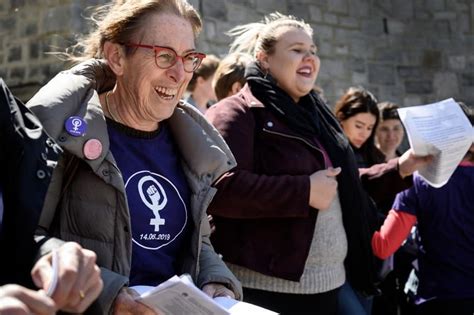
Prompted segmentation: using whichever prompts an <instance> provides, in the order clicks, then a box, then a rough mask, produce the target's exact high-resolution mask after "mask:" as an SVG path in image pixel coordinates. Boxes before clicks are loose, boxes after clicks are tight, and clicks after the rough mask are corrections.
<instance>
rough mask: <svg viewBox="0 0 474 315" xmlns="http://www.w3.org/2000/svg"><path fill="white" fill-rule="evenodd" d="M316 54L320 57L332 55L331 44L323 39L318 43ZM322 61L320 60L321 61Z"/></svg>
mask: <svg viewBox="0 0 474 315" xmlns="http://www.w3.org/2000/svg"><path fill="white" fill-rule="evenodd" d="M318 55H319V56H320V57H332V56H333V45H332V44H331V43H330V42H327V41H323V42H322V43H320V44H318ZM322 62H323V61H322V60H321V63H322Z"/></svg>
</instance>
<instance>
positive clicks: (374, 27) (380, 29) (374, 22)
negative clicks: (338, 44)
mask: <svg viewBox="0 0 474 315" xmlns="http://www.w3.org/2000/svg"><path fill="white" fill-rule="evenodd" d="M362 32H363V33H364V34H366V35H368V36H380V35H384V34H385V32H384V22H383V19H382V18H371V19H368V20H362Z"/></svg>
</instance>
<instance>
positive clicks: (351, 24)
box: [339, 16, 360, 28]
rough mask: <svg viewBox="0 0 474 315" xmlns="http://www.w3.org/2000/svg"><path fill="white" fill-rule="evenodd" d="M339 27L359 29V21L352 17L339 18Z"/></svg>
mask: <svg viewBox="0 0 474 315" xmlns="http://www.w3.org/2000/svg"><path fill="white" fill-rule="evenodd" d="M339 25H340V26H344V27H348V28H359V27H360V21H359V20H358V19H356V18H354V17H350V16H349V17H344V16H341V17H339Z"/></svg>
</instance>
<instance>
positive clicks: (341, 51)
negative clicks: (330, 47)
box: [334, 44, 349, 56]
mask: <svg viewBox="0 0 474 315" xmlns="http://www.w3.org/2000/svg"><path fill="white" fill-rule="evenodd" d="M334 52H335V53H336V55H343V56H346V55H348V54H349V47H348V46H347V45H345V44H337V45H335V46H334Z"/></svg>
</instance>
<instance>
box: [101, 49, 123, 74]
mask: <svg viewBox="0 0 474 315" xmlns="http://www.w3.org/2000/svg"><path fill="white" fill-rule="evenodd" d="M104 56H105V59H106V60H107V63H108V65H109V67H110V69H112V71H113V72H114V73H115V75H116V76H119V75H122V74H123V67H124V51H123V48H122V45H119V44H115V43H112V42H109V41H106V42H105V43H104Z"/></svg>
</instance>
